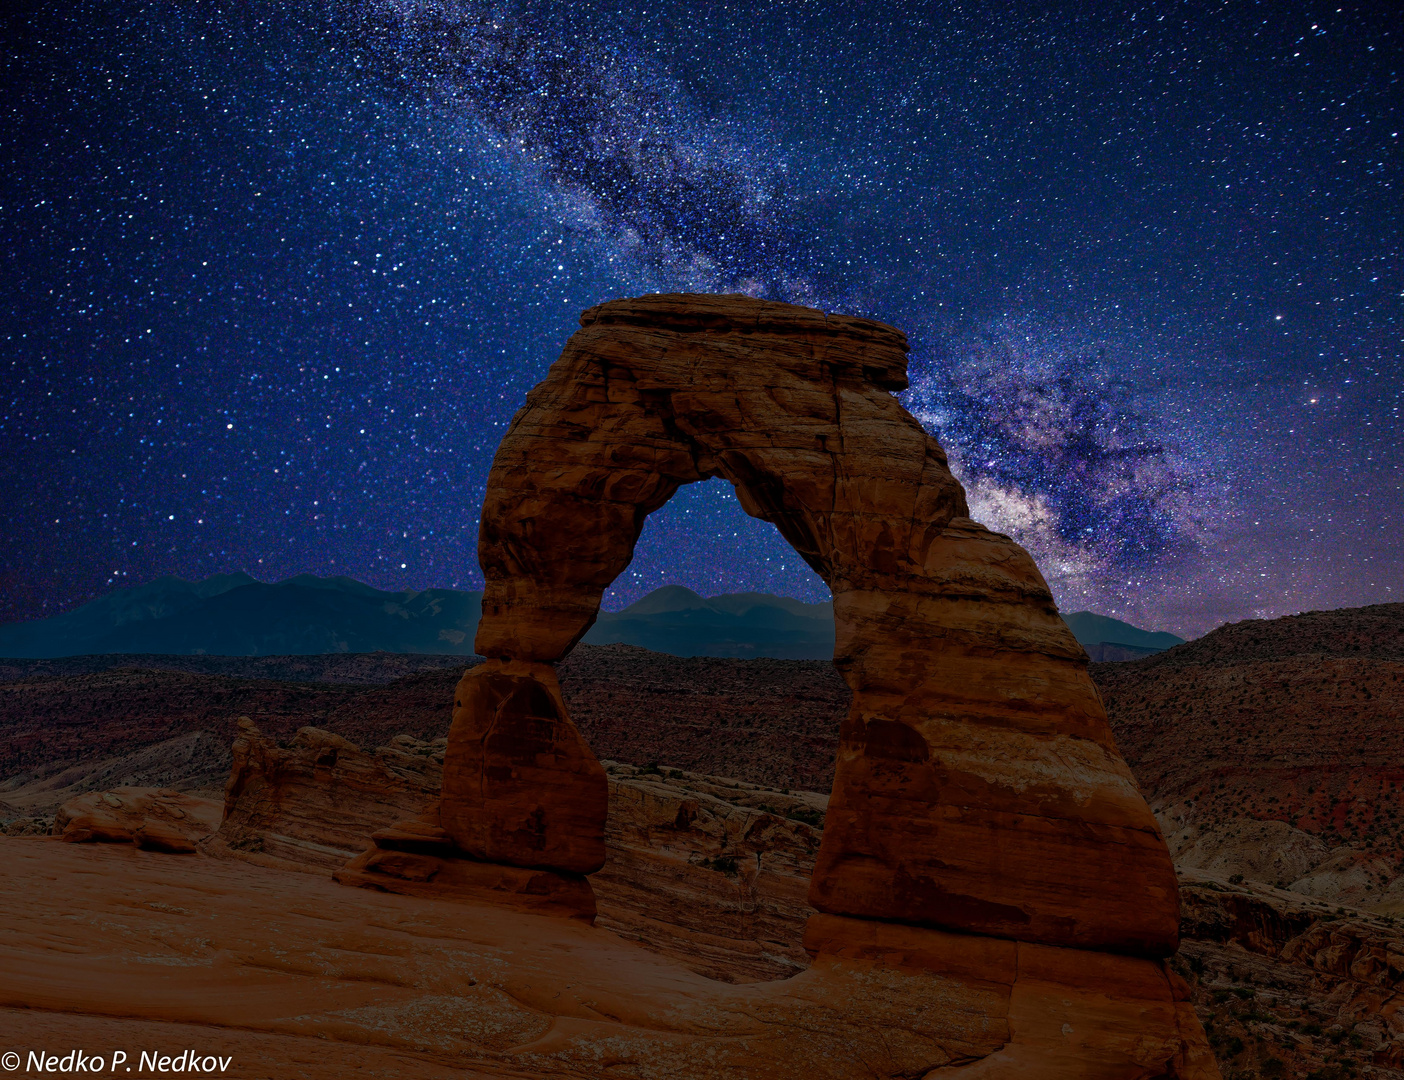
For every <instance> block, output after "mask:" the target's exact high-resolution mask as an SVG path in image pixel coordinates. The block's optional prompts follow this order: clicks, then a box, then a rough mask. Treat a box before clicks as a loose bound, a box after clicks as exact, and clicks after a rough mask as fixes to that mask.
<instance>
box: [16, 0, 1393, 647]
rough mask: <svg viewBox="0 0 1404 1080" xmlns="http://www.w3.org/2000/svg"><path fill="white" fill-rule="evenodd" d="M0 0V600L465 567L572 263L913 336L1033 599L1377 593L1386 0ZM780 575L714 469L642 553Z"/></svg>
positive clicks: (667, 576) (915, 397)
mask: <svg viewBox="0 0 1404 1080" xmlns="http://www.w3.org/2000/svg"><path fill="white" fill-rule="evenodd" d="M11 11H12V13H11V14H9V15H4V16H0V19H3V20H4V21H3V33H4V63H3V69H0V70H2V71H3V74H0V79H3V85H0V91H3V92H0V260H2V261H0V350H2V351H0V373H3V376H0V377H2V378H3V382H0V500H3V502H2V503H0V515H2V516H0V526H3V529H4V532H5V539H4V542H3V544H0V619H21V618H36V617H41V616H44V615H50V614H55V613H57V612H59V611H61V610H65V609H66V608H68V607H71V606H73V605H74V604H76V603H79V602H82V601H86V600H88V599H91V598H92V597H93V596H95V595H98V594H100V593H102V592H104V591H106V590H107V589H109V588H111V587H114V586H118V585H123V586H125V585H134V584H139V583H142V582H145V581H149V580H151V579H153V578H155V577H157V576H160V575H162V574H177V575H179V576H182V577H186V578H199V577H204V576H206V575H209V574H212V573H218V572H225V571H231V570H246V571H248V572H250V573H252V574H254V575H255V576H256V577H259V578H262V579H264V580H278V579H281V578H284V577H287V576H289V575H292V574H295V573H301V572H311V573H315V574H323V575H326V574H349V575H351V576H352V577H355V578H358V579H360V580H362V581H365V582H368V583H370V584H373V585H376V586H379V587H382V588H393V589H406V588H424V587H428V586H457V587H462V588H476V587H480V586H481V575H480V572H479V570H478V566H477V553H476V538H477V519H478V511H479V506H480V503H481V498H482V492H483V486H484V483H485V480H486V477H487V471H488V466H489V463H490V461H491V458H492V453H493V451H494V449H495V448H496V445H497V442H498V440H499V439H500V437H501V435H502V432H503V429H504V426H505V424H506V423H507V422H508V421H509V420H510V418H511V416H512V414H513V412H514V411H515V410H516V408H517V407H518V405H519V404H520V403H521V400H522V396H523V394H524V393H525V392H526V391H527V390H528V389H529V388H530V387H531V386H532V385H533V384H534V383H535V382H536V381H538V380H539V379H540V378H541V377H542V376H543V374H544V373H545V371H546V368H547V366H548V365H549V364H550V363H551V361H552V360H554V359H555V358H556V356H557V355H558V354H559V352H560V349H561V346H562V345H563V344H564V342H565V339H566V338H567V337H568V336H569V335H570V333H571V332H572V331H573V329H574V328H575V326H576V319H577V316H578V314H579V312H580V311H581V310H582V309H584V308H586V307H588V306H590V305H592V304H595V303H598V302H600V301H602V300H606V299H609V298H612V297H617V296H634V295H638V294H641V293H646V292H657V291H678V290H692V291H707V292H736V291H741V292H747V293H751V294H754V295H757V296H766V297H771V298H774V299H780V300H788V301H792V302H795V303H803V304H809V305H812V306H816V307H821V308H824V309H825V310H829V311H837V312H844V313H849V314H859V315H865V316H869V317H873V318H877V319H881V320H883V321H886V322H890V323H893V324H895V325H897V326H899V327H902V328H903V329H905V330H906V331H907V332H908V334H909V335H910V337H911V341H912V344H913V352H912V363H911V372H912V389H910V390H909V391H907V392H906V393H904V394H903V395H901V398H902V400H903V402H904V403H905V404H906V406H907V408H909V409H910V410H911V411H912V412H913V413H915V414H916V415H917V416H918V417H919V418H920V419H921V420H922V422H923V423H924V424H926V426H927V427H928V429H929V430H930V431H932V432H933V433H934V434H935V435H937V437H938V438H940V440H941V441H942V443H943V444H944V446H945V447H946V449H947V450H948V451H949V452H950V454H951V458H952V462H953V466H954V467H955V469H956V472H957V475H958V476H959V477H960V478H961V480H962V481H963V482H964V483H965V484H966V486H967V489H968V490H969V493H970V496H971V505H972V510H973V512H974V514H975V516H976V517H977V518H979V519H980V520H982V521H984V522H985V523H986V524H988V525H990V526H992V527H994V528H997V529H1001V530H1003V531H1006V532H1009V533H1011V534H1012V535H1014V536H1015V538H1016V539H1018V540H1020V541H1021V542H1022V543H1024V544H1025V545H1026V546H1027V547H1029V549H1030V550H1031V551H1032V552H1033V554H1034V556H1035V558H1036V559H1037V560H1038V562H1039V565H1040V567H1041V568H1042V569H1043V571H1044V573H1045V574H1046V576H1047V577H1048V578H1049V581H1050V584H1052V586H1053V588H1054V591H1055V593H1056V594H1057V596H1058V599H1059V602H1060V603H1061V604H1062V605H1063V607H1064V608H1065V609H1067V610H1076V609H1081V608H1092V609H1093V610H1097V611H1102V612H1105V613H1108V614H1113V615H1117V616H1119V617H1122V618H1127V619H1129V620H1131V621H1133V622H1136V623H1138V624H1139V625H1143V626H1149V627H1152V628H1156V629H1170V630H1175V631H1178V632H1181V633H1198V632H1202V631H1204V630H1206V629H1208V628H1210V627H1212V626H1214V625H1217V624H1218V623H1220V622H1224V621H1227V620H1235V619H1241V618H1248V617H1262V616H1275V615H1280V614H1285V613H1290V612H1295V611H1299V610H1307V609H1314V608H1327V607H1339V606H1344V605H1356V604H1366V603H1375V602H1381V601H1389V600H1400V599H1404V595H1401V594H1404V554H1401V552H1404V544H1401V542H1400V534H1401V530H1402V529H1404V522H1401V516H1404V515H1401V503H1404V499H1401V458H1404V451H1401V448H1400V443H1401V439H1400V406H1401V404H1404V402H1401V388H1404V363H1401V352H1402V351H1404V347H1401V337H1404V262H1402V261H1401V253H1404V244H1402V243H1401V235H1400V226H1401V218H1402V217H1404V205H1402V204H1401V176H1400V166H1401V144H1402V143H1404V138H1401V132H1402V131H1404V116H1401V112H1404V108H1402V107H1404V85H1401V80H1400V73H1401V45H1404V15H1401V14H1400V9H1399V6H1398V5H1396V4H1387V3H1376V4H1373V5H1347V6H1343V7H1337V6H1335V5H1334V4H1324V5H1307V4H1283V3H1278V4H1270V3H1251V2H1232V3H1223V4H1208V3H1193V4H1189V3H1158V4H1143V5H1136V4H1125V5H1123V4H1117V3H1112V2H1108V3H1105V4H1102V3H1078V4H1068V5H1057V4H1048V3H1037V4H1028V5H1022V6H1021V5H1018V4H1014V3H994V2H990V3H988V4H985V5H938V4H910V5H909V4H902V3H892V4H882V5H878V4H871V3H866V4H839V3H826V2H825V3H766V2H763V0H747V2H746V3H745V4H722V3H708V4H697V3H689V4H680V3H670V2H660V0H648V2H646V3H637V4H634V3H627V2H615V3H611V4H608V5H605V4H596V3H589V2H584V3H573V4H570V5H566V4H527V3H519V4H502V5H496V6H494V5H488V4H474V3H452V2H447V3H417V2H414V0H397V2H379V0H365V2H360V3H354V2H316V0H309V2H306V3H295V2H291V0H288V2H283V3H260V2H258V0H241V2H239V3H222V4H220V3H200V4H192V3H187V2H182V3H129V2H120V0H113V2H109V3H85V2H82V0H79V2H77V3H69V4H65V5H44V6H43V8H33V7H32V8H31V9H29V10H28V11H21V12H19V13H14V12H13V8H11ZM673 582H676V583H681V584H685V585H688V586H690V587H692V588H694V589H696V590H698V591H699V592H702V593H704V594H715V593H718V592H734V591H741V590H746V589H758V590H765V591H770V592H776V593H783V594H788V595H792V596H798V597H801V598H804V599H809V600H814V599H822V598H824V597H825V596H827V591H826V590H825V588H824V586H823V583H822V582H821V581H819V579H818V578H817V577H815V576H814V575H813V574H812V573H811V572H810V571H809V569H808V568H807V567H805V565H804V564H803V563H802V562H801V561H800V559H799V558H798V557H796V556H795V555H793V553H792V552H791V551H790V550H789V548H788V547H787V546H786V545H785V543H784V541H783V540H781V539H780V537H779V535H778V534H777V533H776V532H775V530H774V529H773V528H772V527H771V526H769V525H766V524H764V523H761V522H757V521H754V520H752V519H750V518H748V517H746V516H745V514H744V513H743V512H742V511H741V509H740V507H739V505H738V504H737V503H736V500H735V497H734V495H733V494H732V492H731V489H730V487H729V485H726V484H725V483H723V482H721V481H713V482H711V483H708V484H701V485H694V486H692V487H690V488H685V489H683V491H682V492H680V493H679V494H678V496H677V497H675V498H674V500H673V501H672V502H671V503H670V504H669V505H668V506H667V507H665V508H664V509H663V510H661V511H659V512H658V513H657V514H655V515H654V517H653V518H652V519H651V520H650V522H649V525H648V527H647V529H646V530H645V533H644V537H643V539H642V540H641V542H640V545H639V550H638V554H637V557H636V559H635V561H634V564H633V566H631V567H630V569H629V570H628V571H626V573H625V574H624V576H623V577H621V578H620V580H619V582H617V583H616V586H615V588H614V590H613V592H612V594H611V595H610V596H609V597H607V601H606V604H607V606H609V607H615V608H617V607H619V606H622V605H623V604H624V603H627V602H629V601H631V600H633V599H636V598H637V597H639V596H641V595H643V593H645V592H647V591H648V590H650V589H652V588H656V587H657V586H659V585H662V584H667V583H673Z"/></svg>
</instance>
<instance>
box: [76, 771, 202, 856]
mask: <svg viewBox="0 0 1404 1080" xmlns="http://www.w3.org/2000/svg"><path fill="white" fill-rule="evenodd" d="M219 816H220V805H219V803H217V802H215V801H214V800H213V799H201V798H198V797H196V796H193V795H186V794H183V793H181V792H178V791H174V790H172V789H171V788H144V787H118V788H113V789H112V790H111V791H93V792H89V793H87V794H86V795H80V796H78V797H77V798H74V799H70V800H69V801H68V802H66V803H64V804H63V806H61V807H60V808H59V810H58V812H57V813H56V814H55V815H54V823H53V826H52V827H51V829H50V831H51V832H52V833H53V834H54V835H56V836H58V837H60V838H61V839H62V840H64V841H65V842H67V843H70V844H84V843H105V844H130V843H136V844H137V845H138V846H139V847H141V848H142V849H143V850H146V851H161V852H166V853H168V854H177V853H187V852H192V851H194V850H195V844H196V842H197V841H199V840H202V839H204V838H205V837H207V836H208V835H209V834H210V833H211V832H212V831H213V830H214V829H215V827H216V826H217V825H218V824H219Z"/></svg>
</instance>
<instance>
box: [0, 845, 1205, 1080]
mask: <svg viewBox="0 0 1404 1080" xmlns="http://www.w3.org/2000/svg"><path fill="white" fill-rule="evenodd" d="M0 860H3V864H4V866H5V873H4V874H3V875H0V910H3V911H4V912H5V919H6V931H7V932H6V933H5V934H4V935H3V936H2V937H0V1031H3V1032H7V1033H9V1032H15V1033H20V1034H23V1036H24V1037H25V1040H27V1041H29V1042H31V1043H35V1044H39V1045H49V1046H60V1047H72V1046H88V1047H114V1046H122V1045H124V1044H125V1045H128V1046H130V1045H133V1044H135V1045H137V1046H147V1047H153V1048H160V1047H171V1048H172V1051H171V1052H179V1049H181V1048H185V1047H198V1048H199V1049H200V1052H201V1053H214V1052H219V1053H222V1054H232V1055H233V1057H234V1059H235V1061H234V1065H233V1066H232V1067H231V1068H230V1069H229V1070H228V1073H227V1074H226V1075H231V1076H232V1075H244V1076H276V1077H280V1078H281V1077H301V1078H303V1080H331V1078H333V1077H336V1078H340V1077H346V1076H353V1075H374V1076H396V1077H402V1078H411V1077H415V1078H419V1077H423V1078H425V1080H428V1078H431V1077H432V1078H440V1077H445V1076H455V1077H457V1076H464V1077H471V1078H477V1080H488V1078H494V1080H496V1078H499V1077H504V1076H512V1077H520V1078H522V1080H529V1078H538V1080H579V1078H581V1077H600V1076H609V1075H616V1076H628V1077H631V1078H634V1080H683V1078H685V1080H693V1078H703V1077H706V1078H709V1080H795V1078H799V1077H803V1078H804V1080H912V1078H914V1077H921V1078H926V1077H928V1076H930V1078H931V1080H937V1078H939V1077H942V1076H944V1075H946V1070H947V1069H949V1071H950V1074H951V1075H952V1076H962V1077H963V1076H964V1075H966V1073H967V1072H968V1073H970V1074H971V1075H975V1076H980V1077H984V1078H990V1077H996V1078H999V1080H1027V1078H1037V1080H1074V1078H1076V1080H1088V1078H1098V1080H1150V1078H1152V1077H1156V1078H1179V1080H1187V1078H1191V1077H1194V1078H1196V1080H1198V1078H1199V1077H1203V1076H1204V1075H1205V1074H1204V1073H1202V1072H1200V1073H1196V1072H1192V1071H1186V1070H1185V1069H1183V1068H1181V1066H1180V1064H1179V1062H1180V1061H1182V1060H1183V1059H1185V1057H1186V1047H1187V1043H1188V1041H1189V1040H1187V1039H1186V1037H1185V1035H1184V1034H1183V1032H1182V1031H1181V1029H1180V1027H1179V1025H1178V1020H1179V1014H1178V1006H1179V1005H1180V1004H1181V1003H1180V1002H1177V1001H1176V1000H1175V997H1176V987H1175V985H1174V984H1173V983H1172V982H1171V980H1169V979H1168V978H1167V977H1166V976H1165V975H1164V973H1163V969H1162V968H1161V966H1160V965H1159V964H1158V963H1157V962H1155V961H1151V960H1145V959H1137V958H1130V957H1117V956H1099V955H1097V954H1094V953H1088V952H1085V951H1081V950H1063V949H1053V948H1047V947H1040V946H1031V945H1027V944H1023V943H1013V942H1009V941H1000V940H994V939H989V938H983V937H980V936H977V935H969V934H963V935H961V934H948V933H944V932H942V931H938V930H930V929H924V928H916V927H899V926H880V925H879V924H876V923H875V922H874V921H873V920H839V919H834V918H833V917H826V920H827V922H828V923H829V924H830V925H832V924H833V923H836V922H845V923H859V924H861V925H859V926H858V927H855V928H853V929H848V928H845V929H843V930H842V931H841V932H838V933H834V934H833V935H832V938H831V940H834V941H835V942H836V943H837V944H838V945H839V947H840V948H846V947H849V945H850V943H853V942H855V941H863V940H868V939H866V938H865V937H864V935H871V934H874V933H877V934H880V935H883V937H882V938H881V939H880V944H883V945H886V944H887V941H888V940H889V938H890V937H891V936H899V935H900V938H901V942H902V944H903V947H908V946H907V945H906V943H907V941H908V939H909V938H911V937H920V939H921V940H920V941H919V942H918V943H917V949H918V950H919V951H920V952H921V953H922V954H923V966H918V967H911V966H903V965H900V964H897V963H895V962H893V961H891V960H889V959H888V958H887V957H886V955H882V956H867V955H835V954H834V952H833V951H829V950H825V951H823V952H821V953H820V956H819V958H818V959H817V960H816V962H815V963H814V965H813V966H812V967H810V968H809V969H808V970H806V971H803V972H800V973H799V974H797V975H795V976H793V977H792V978H789V979H784V980H777V981H770V982H764V983H750V984H744V985H735V984H729V983H725V982H719V981H717V980H714V979H709V978H706V977H704V976H702V975H699V974H696V973H694V972H692V971H689V970H687V969H686V968H685V967H683V966H682V965H681V964H679V963H678V962H677V961H675V960H671V959H669V958H667V957H663V956H658V955H656V954H653V953H650V952H646V951H645V950H643V949H641V948H639V947H638V946H637V945H636V944H634V943H632V942H628V941H624V940H621V939H620V938H618V937H617V936H615V935H614V934H612V933H610V932H608V931H606V930H604V929H601V928H600V927H590V926H587V925H585V924H583V923H581V922H578V921H575V920H570V919H559V918H542V917H540V916H536V915H530V914H524V913H521V912H518V911H513V910H510V909H509V908H506V907H503V906H501V905H496V904H485V903H480V902H476V901H473V900H458V901H455V902H453V903H444V902H442V901H438V900H434V899H428V898H422V897H414V896H396V895H385V894H382V893H376V892H372V891H370V890H366V889H348V888H342V887H340V886H337V885H335V884H333V883H332V882H330V881H328V880H325V879H324V878H319V877H317V876H314V875H311V874H306V873H289V872H287V871H283V870H276V869H270V868H265V867H260V866H248V865H240V864H238V863H234V862H230V861H227V860H215V859H207V858H201V857H193V858H185V859H157V858H155V857H132V854H131V849H127V850H125V851H124V850H122V849H120V848H114V847H113V846H111V845H100V844H88V845H72V844H62V843H58V842H56V841H55V840H53V839H51V838H47V837H22V838H21V837H6V838H0ZM55 912H71V913H81V918H79V919H76V920H70V919H64V918H61V919H55V917H54V916H55ZM1011 954H1012V956H1013V958H1014V959H1015V960H1017V967H1016V966H1015V964H1014V963H1011ZM928 958H929V959H928ZM926 965H930V966H926ZM932 968H936V969H938V970H932ZM957 1067H958V1068H957ZM933 1070H935V1072H934V1075H932V1074H933ZM1208 1076H1209V1077H1213V1076H1214V1074H1213V1073H1212V1072H1210V1073H1209V1074H1208Z"/></svg>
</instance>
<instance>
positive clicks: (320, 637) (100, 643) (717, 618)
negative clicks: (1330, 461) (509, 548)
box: [0, 574, 1181, 660]
mask: <svg viewBox="0 0 1404 1080" xmlns="http://www.w3.org/2000/svg"><path fill="white" fill-rule="evenodd" d="M481 613H482V594H481V593H478V592H469V591H464V590H459V589H425V590H423V591H421V592H414V591H409V592H385V591H383V590H380V589H376V588H372V587H371V586H369V585H365V584H362V583H361V582H359V581H356V580H355V579H353V578H348V577H327V578H319V577H314V576H313V575H311V574H300V575H298V576H297V577H293V578H289V579H288V580H286V581H281V582H277V583H276V584H269V583H266V582H262V581H256V580H254V579H253V578H251V577H249V575H247V574H220V575H216V576H215V577H211V578H206V579H205V580H204V581H198V582H190V581H182V580H181V579H179V578H174V577H166V578H160V579H158V580H156V581H153V582H150V583H148V584H146V585H140V586H137V587H135V588H130V589H117V590H114V591H113V592H111V593H108V594H107V595H106V596H101V597H99V598H98V599H96V600H94V601H92V602H91V603H88V604H84V605H83V606H81V607H78V608H75V609H74V610H72V611H68V612H65V613H63V614H62V615H56V616H54V617H53V618H49V619H39V620H36V621H33V622H23V623H10V624H8V625H4V626H0V656H6V657H12V658H16V659H21V658H23V659H40V658H50V657H61V656H88V655H104V654H113V653H121V654H161V655H168V656H189V655H211V656H298V655H320V654H326V653H369V652H391V653H434V654H440V655H460V656H471V655H472V653H473V638H474V635H475V634H476V632H477V626H478V618H479V616H480V615H481ZM1067 621H1068V625H1069V626H1070V627H1072V630H1073V633H1074V634H1075V635H1076V636H1077V638H1078V640H1079V641H1081V642H1082V643H1083V645H1085V646H1086V647H1087V649H1088V652H1089V654H1091V655H1092V658H1093V659H1094V660H1124V659H1132V658H1134V657H1137V656H1145V655H1148V654H1150V653H1154V652H1159V651H1162V650H1163V649H1166V648H1169V647H1170V646H1171V645H1176V644H1179V643H1180V640H1181V639H1180V638H1178V637H1176V636H1175V635H1174V634H1167V633H1158V632H1152V631H1147V630H1141V629H1139V628H1138V627H1135V626H1132V625H1130V624H1129V623H1124V622H1121V621H1120V620H1118V619H1112V618H1109V617H1108V616H1105V615H1097V614H1095V613H1093V612H1087V611H1079V612H1074V613H1073V614H1071V615H1069V616H1067ZM584 640H585V641H586V642H588V643H590V644H592V645H611V644H616V643H618V644H625V645H638V646H641V647H643V648H646V649H651V650H652V651H654V652H662V653H671V654H673V655H675V656H723V657H771V658H776V659H792V660H822V659H828V658H829V657H831V656H832V655H833V652H834V617H833V605H832V604H830V603H828V602H822V603H805V602H803V601H801V600H795V599H792V598H790V597H787V596H772V595H770V594H769V593H756V592H747V593H727V594H723V595H721V596H712V597H704V596H701V595H699V594H698V593H695V592H693V591H692V590H691V589H688V588H685V587H683V586H681V585H667V586H664V587H663V588H661V589H655V590H654V591H653V592H651V593H649V594H648V595H647V596H645V597H643V598H642V599H641V600H639V601H637V602H636V603H633V604H630V605H629V606H628V607H626V608H624V609H623V610H622V611H616V612H601V613H600V616H599V619H598V620H597V621H596V623H595V625H594V626H593V627H591V628H590V631H589V632H588V633H587V634H586V635H585V638H584Z"/></svg>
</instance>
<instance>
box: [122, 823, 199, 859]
mask: <svg viewBox="0 0 1404 1080" xmlns="http://www.w3.org/2000/svg"><path fill="white" fill-rule="evenodd" d="M132 839H133V840H135V841H136V846H137V847H139V848H141V849H142V851H163V852H165V853H166V854H167V855H194V854H195V851H196V848H195V845H194V844H193V843H192V842H191V840H190V838H189V837H188V836H186V835H185V834H184V833H183V832H181V831H180V830H179V829H177V828H175V827H174V826H173V825H171V824H169V823H168V822H164V821H151V820H150V819H148V820H147V821H145V822H144V823H143V824H142V825H141V827H140V828H138V829H137V830H136V831H135V832H134V833H132Z"/></svg>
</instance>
